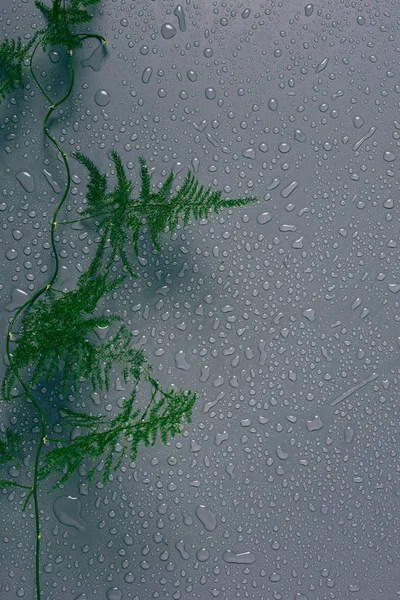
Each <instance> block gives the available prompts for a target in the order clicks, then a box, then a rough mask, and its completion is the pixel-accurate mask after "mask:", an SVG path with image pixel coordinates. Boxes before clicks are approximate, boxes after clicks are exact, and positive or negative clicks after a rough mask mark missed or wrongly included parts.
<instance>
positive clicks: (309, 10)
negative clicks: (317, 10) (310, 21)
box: [304, 3, 314, 17]
mask: <svg viewBox="0 0 400 600" xmlns="http://www.w3.org/2000/svg"><path fill="white" fill-rule="evenodd" d="M313 12H314V4H311V3H310V4H306V6H305V7H304V14H305V15H306V17H311V15H312V14H313Z"/></svg>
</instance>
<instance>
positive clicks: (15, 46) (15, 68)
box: [0, 31, 42, 99]
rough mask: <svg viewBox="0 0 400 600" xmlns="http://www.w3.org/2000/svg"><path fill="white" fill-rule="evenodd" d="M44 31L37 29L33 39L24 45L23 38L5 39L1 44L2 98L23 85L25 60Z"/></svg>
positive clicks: (0, 83)
mask: <svg viewBox="0 0 400 600" xmlns="http://www.w3.org/2000/svg"><path fill="white" fill-rule="evenodd" d="M41 33H42V31H37V32H36V33H35V34H34V35H33V37H32V38H31V40H30V41H29V42H28V43H27V44H25V45H23V44H22V42H21V38H17V39H16V40H15V39H11V40H8V39H7V40H4V41H2V42H1V44H0V98H3V99H4V98H6V96H8V94H10V93H11V92H13V91H14V90H15V89H16V88H18V87H23V85H24V82H23V66H24V60H25V59H26V58H27V57H28V55H29V52H30V50H31V48H32V46H33V44H34V43H35V42H36V39H37V37H38V36H39V35H40V34H41Z"/></svg>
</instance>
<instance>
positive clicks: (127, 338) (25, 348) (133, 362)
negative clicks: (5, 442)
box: [2, 273, 145, 400]
mask: <svg viewBox="0 0 400 600" xmlns="http://www.w3.org/2000/svg"><path fill="white" fill-rule="evenodd" d="M106 278H107V273H104V274H101V275H97V277H95V278H94V277H93V278H86V277H85V278H83V277H82V276H81V278H80V279H79V281H78V285H77V288H76V289H75V290H72V291H71V292H67V293H61V294H62V295H61V297H60V296H59V295H57V292H53V291H52V290H49V291H48V292H47V295H46V297H45V298H44V299H42V300H38V301H37V302H36V303H35V305H34V306H33V307H32V309H31V310H30V311H26V312H25V313H24V315H23V317H22V319H21V330H20V331H18V332H17V333H16V334H15V335H14V337H15V338H16V340H15V350H14V351H13V352H12V354H11V356H12V368H11V367H9V368H8V370H7V372H6V375H5V377H4V379H3V382H2V394H3V397H4V399H5V400H11V399H12V396H11V392H12V388H13V386H14V384H15V382H16V380H17V376H16V372H23V371H25V370H26V369H27V368H28V367H31V373H32V374H31V376H30V382H31V384H36V383H37V382H38V381H39V380H40V379H42V378H45V379H46V380H49V379H50V378H51V377H52V376H53V374H54V373H55V371H56V369H57V367H59V366H60V363H61V362H62V361H64V366H63V376H62V391H63V392H65V391H66V388H67V384H68V382H69V380H70V377H71V375H72V379H73V386H72V387H73V390H75V391H76V389H77V386H78V383H79V381H81V379H90V381H91V384H92V388H93V391H95V390H96V389H97V388H99V389H100V390H101V389H103V387H104V386H105V387H106V389H107V390H108V388H109V374H110V372H111V369H112V366H113V365H114V364H115V363H117V362H119V363H121V364H122V368H123V376H124V379H125V381H126V382H127V381H128V378H129V375H130V374H136V373H138V369H139V368H140V366H141V365H142V364H143V363H144V362H145V358H144V353H143V351H140V350H135V349H133V348H131V347H130V345H131V343H132V336H131V334H129V332H128V330H127V328H126V326H125V325H122V326H121V327H120V329H119V330H118V332H117V333H116V334H115V335H114V336H112V337H111V338H110V339H109V340H108V341H106V342H104V343H103V344H100V345H96V344H95V343H93V342H92V341H90V340H89V339H88V337H87V336H88V335H89V334H90V333H91V332H93V330H94V329H95V328H96V327H108V326H109V325H111V324H112V323H114V322H115V321H121V317H119V316H118V315H111V316H100V315H99V316H90V315H93V312H94V310H95V309H96V306H97V303H98V302H99V300H100V299H101V298H102V297H103V296H105V295H106V294H108V293H110V292H111V291H112V290H114V289H116V288H117V287H118V286H119V285H120V283H121V282H122V281H123V280H124V279H125V277H124V276H122V277H118V278H116V279H115V280H114V281H112V282H111V283H108V284H107V283H106Z"/></svg>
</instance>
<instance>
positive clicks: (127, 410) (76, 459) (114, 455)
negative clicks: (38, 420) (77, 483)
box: [38, 371, 197, 491]
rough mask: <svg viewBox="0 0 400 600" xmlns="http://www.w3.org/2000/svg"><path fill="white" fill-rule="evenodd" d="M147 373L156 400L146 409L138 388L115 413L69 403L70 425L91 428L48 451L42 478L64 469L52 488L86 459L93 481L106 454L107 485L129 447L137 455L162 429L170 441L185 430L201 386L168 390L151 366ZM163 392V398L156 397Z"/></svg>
mask: <svg viewBox="0 0 400 600" xmlns="http://www.w3.org/2000/svg"><path fill="white" fill-rule="evenodd" d="M146 379H147V381H149V382H150V383H151V385H152V388H153V390H152V394H151V399H150V402H149V404H148V406H147V407H146V409H145V410H144V411H143V413H142V414H141V411H140V409H137V408H136V404H135V400H136V390H134V391H133V392H132V393H131V395H130V396H129V397H128V398H127V399H125V401H124V403H123V407H122V411H121V413H120V414H119V415H117V416H116V417H114V418H112V419H108V418H106V417H105V416H101V415H100V416H93V415H88V414H86V413H79V412H75V411H72V410H69V409H63V413H64V415H65V416H66V418H65V419H64V423H63V424H64V425H69V426H71V427H79V428H81V429H84V428H87V429H89V430H90V431H89V432H88V433H86V434H84V435H81V436H79V437H77V438H75V439H73V440H71V441H67V442H64V443H66V445H64V446H62V447H58V448H55V449H53V450H50V452H47V453H46V454H45V455H44V460H43V465H42V466H41V467H40V469H39V472H38V475H39V478H40V479H41V480H43V479H46V478H47V477H49V476H50V475H52V474H53V473H54V472H57V471H63V472H64V474H63V476H62V477H61V478H60V479H59V480H58V482H57V483H56V485H55V486H54V487H53V488H52V490H50V491H53V490H54V489H56V488H57V487H59V486H60V485H63V484H64V483H65V482H66V481H67V479H68V478H69V477H70V475H72V473H74V472H75V471H76V470H77V469H78V467H79V466H80V465H81V464H82V463H83V462H84V461H89V463H91V464H92V466H91V468H90V469H89V470H88V471H87V475H86V479H87V481H88V482H90V481H92V479H93V476H94V474H95V471H96V468H97V466H98V464H99V462H100V460H101V459H102V458H103V457H104V470H103V477H102V482H103V484H104V485H107V483H108V481H109V478H110V475H111V473H112V472H115V471H117V470H118V469H119V467H120V465H121V463H122V460H123V458H124V456H125V454H126V453H127V450H128V447H130V450H129V458H130V460H131V461H134V460H135V459H136V456H137V453H138V448H139V446H140V444H142V443H143V444H144V445H145V446H149V445H150V444H151V445H153V446H154V444H155V442H156V439H157V436H158V433H159V434H160V437H161V440H162V442H163V443H164V444H166V443H167V440H168V437H174V436H175V435H176V434H177V433H179V432H180V430H181V425H182V421H183V420H184V421H186V422H187V423H191V416H192V410H193V406H194V403H195V401H196V398H197V394H196V393H195V392H190V391H184V390H178V391H174V390H171V391H169V392H166V391H163V390H162V389H161V388H160V386H159V383H158V382H157V381H156V380H155V379H153V378H152V377H151V376H150V375H149V372H148V371H147V375H146ZM157 394H158V395H159V396H160V399H159V400H158V401H157V402H155V398H156V396H157ZM152 405H153V406H152ZM151 406H152V408H151V409H150V407H151ZM146 417H147V418H146ZM121 442H122V443H123V445H122V446H121Z"/></svg>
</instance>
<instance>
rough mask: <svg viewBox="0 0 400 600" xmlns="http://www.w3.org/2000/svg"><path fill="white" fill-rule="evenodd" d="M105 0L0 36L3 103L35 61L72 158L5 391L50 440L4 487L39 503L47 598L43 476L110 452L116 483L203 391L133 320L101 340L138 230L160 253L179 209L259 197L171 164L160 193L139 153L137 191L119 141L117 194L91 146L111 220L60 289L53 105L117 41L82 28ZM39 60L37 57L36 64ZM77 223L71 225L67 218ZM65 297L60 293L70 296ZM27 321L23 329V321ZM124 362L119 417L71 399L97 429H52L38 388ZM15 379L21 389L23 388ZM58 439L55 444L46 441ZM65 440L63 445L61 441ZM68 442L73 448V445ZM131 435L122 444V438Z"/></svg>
mask: <svg viewBox="0 0 400 600" xmlns="http://www.w3.org/2000/svg"><path fill="white" fill-rule="evenodd" d="M98 2H99V0H51V4H50V5H47V4H45V3H44V2H43V1H42V0H36V1H35V5H36V7H37V8H38V9H39V10H40V11H41V12H42V14H43V16H44V17H45V21H46V25H45V26H44V27H43V28H42V29H40V30H38V31H37V32H36V33H35V34H34V35H33V36H32V38H31V39H30V40H29V41H28V42H27V43H26V44H23V42H22V41H21V39H20V38H17V39H14V40H13V39H11V40H9V39H5V40H3V41H2V42H1V43H0V100H1V99H4V98H6V97H7V95H8V94H10V93H11V92H13V91H14V90H15V89H17V88H18V87H23V85H24V80H23V71H24V63H25V62H28V63H29V69H30V73H31V76H32V78H33V80H34V82H35V83H36V85H37V86H38V88H39V90H40V92H41V93H42V95H43V97H44V98H45V99H46V101H47V102H48V103H49V108H48V110H47V113H46V116H45V118H44V121H43V132H44V135H45V136H46V137H47V138H48V139H49V140H50V142H51V143H52V145H53V146H54V148H55V149H56V150H57V152H60V153H61V158H62V161H63V164H64V167H65V172H66V184H65V190H64V193H63V195H62V198H61V199H60V201H59V203H58V205H57V207H56V209H55V211H54V214H53V216H52V220H51V228H50V242H51V248H52V251H53V253H54V255H55V266H54V272H53V274H52V276H51V277H50V280H49V283H48V284H47V285H44V286H43V287H42V288H40V289H39V290H37V291H36V292H35V293H34V294H33V295H32V296H31V297H30V298H29V299H28V300H27V301H26V302H25V303H24V304H23V305H22V306H20V307H19V308H18V309H17V310H16V311H15V313H14V315H13V317H12V318H11V320H10V324H9V327H8V332H7V338H6V354H7V359H8V362H9V365H8V367H7V370H6V374H5V377H4V378H3V381H2V383H1V392H2V395H3V398H2V400H5V401H7V402H11V401H14V400H16V399H17V398H23V397H25V398H26V399H28V400H29V401H30V402H31V404H32V406H33V407H34V409H35V410H36V413H37V415H38V421H39V428H40V433H39V435H40V437H39V439H38V443H37V445H36V449H35V455H34V467H33V477H32V485H23V484H20V483H18V482H17V481H14V480H13V479H0V489H1V488H7V487H12V488H15V487H18V488H21V489H22V490H27V493H26V496H25V500H24V504H23V510H25V509H26V508H27V506H28V505H29V502H30V500H31V499H32V500H33V507H34V523H35V532H36V544H35V585H36V598H37V600H41V580H40V574H41V568H40V555H41V522H40V508H39V487H40V483H41V482H42V481H43V480H45V479H47V478H48V477H50V476H51V475H52V474H55V473H56V472H60V471H62V472H63V475H62V476H61V478H60V479H59V480H58V481H57V483H56V485H55V486H54V488H53V489H55V488H57V487H59V486H60V485H63V484H64V483H65V482H66V481H67V480H68V478H69V477H70V476H71V475H72V473H74V472H75V471H76V470H77V469H78V468H79V466H80V465H81V464H83V463H84V462H85V461H86V460H87V461H88V462H89V463H90V469H89V471H88V473H87V479H88V481H90V480H92V478H93V477H94V474H95V471H96V469H97V468H98V466H99V462H100V461H101V460H104V466H103V483H104V484H105V485H106V484H107V482H108V480H109V479H110V475H111V473H112V472H115V471H116V470H117V469H118V468H119V467H120V465H121V464H122V460H123V459H124V457H125V455H126V454H128V450H129V457H130V460H132V461H133V460H135V459H136V456H137V453H138V451H139V447H140V445H141V444H143V445H145V446H148V445H154V444H155V442H156V440H157V438H158V437H159V438H160V439H161V441H162V443H163V444H167V442H168V439H169V437H173V436H175V435H176V434H177V433H179V432H180V430H181V427H182V424H183V422H186V423H190V422H191V418H192V411H193V407H194V404H195V401H196V398H197V394H196V393H195V392H192V391H185V390H177V391H176V390H174V389H172V390H169V391H165V390H163V389H162V388H161V386H160V384H159V382H158V381H157V380H156V379H154V378H153V377H152V376H151V374H150V372H151V366H150V365H148V364H147V359H146V356H145V353H144V352H143V351H142V350H139V349H136V348H134V347H133V343H132V342H133V338H132V334H131V333H130V332H129V330H128V328H127V327H126V325H125V324H124V323H122V324H120V326H119V329H118V330H117V332H116V333H114V334H113V335H110V337H109V338H108V339H107V340H106V341H104V342H102V343H95V342H94V341H92V339H91V336H92V338H93V332H94V331H95V330H96V328H98V327H108V326H110V327H111V326H112V325H113V324H114V323H116V322H118V321H122V319H121V317H119V316H118V315H101V314H98V312H97V311H98V307H99V303H100V301H101V299H103V298H105V297H106V296H107V295H108V294H110V293H111V292H112V291H114V290H116V289H117V287H119V286H120V285H121V284H122V282H123V281H124V280H125V279H126V277H127V276H128V275H131V276H132V277H136V274H135V273H134V272H133V268H132V266H131V262H130V260H129V257H128V254H129V241H130V239H132V245H133V250H134V252H135V254H136V255H138V252H139V247H138V244H139V235H140V231H141V228H142V226H143V224H144V222H146V223H147V226H148V230H149V233H150V236H151V239H152V242H153V244H154V246H155V248H156V249H157V250H160V241H159V237H160V235H161V233H163V232H164V231H165V229H166V228H167V227H168V228H169V230H170V231H174V230H175V229H176V227H177V225H178V221H179V218H180V217H182V218H183V222H184V224H187V223H188V221H189V219H190V218H191V217H193V218H194V219H200V218H204V217H207V216H208V214H209V212H210V211H211V210H213V211H215V212H216V213H218V211H219V210H220V209H223V208H233V207H236V206H244V205H246V204H248V203H249V202H252V201H254V200H256V198H253V197H250V198H239V199H233V200H229V199H223V198H222V193H221V192H220V191H211V189H210V188H205V187H204V186H203V185H200V184H199V182H198V181H197V179H196V178H195V177H194V175H193V174H192V173H190V172H188V174H187V176H186V178H185V180H184V182H183V184H182V186H181V188H180V189H179V191H177V192H175V193H172V192H171V186H172V183H173V179H174V176H173V173H172V172H171V173H170V174H169V175H168V177H167V178H166V180H165V182H164V183H163V184H162V185H161V187H160V189H159V190H158V191H152V186H151V176H150V171H149V169H148V167H147V165H146V162H145V160H144V158H142V157H141V158H139V162H140V177H141V188H140V191H139V193H138V195H137V196H136V197H135V196H134V195H133V192H134V185H133V182H132V181H131V180H130V179H128V177H127V175H126V172H125V169H124V166H123V161H122V158H121V157H120V155H119V154H118V153H117V152H116V151H115V150H114V151H113V152H112V154H111V158H112V161H113V163H114V167H115V173H116V179H117V183H116V186H115V188H114V189H113V190H112V191H107V177H106V175H104V174H102V173H101V172H100V170H99V169H98V168H97V166H96V165H95V164H94V163H93V161H91V160H90V159H89V158H88V157H86V156H85V155H83V154H81V153H76V154H75V156H76V158H77V160H78V161H79V162H81V163H82V164H83V165H84V166H85V167H86V168H87V170H88V172H89V183H88V193H87V200H88V204H87V207H86V209H85V211H84V212H83V213H81V217H82V218H81V219H78V220H83V219H89V218H90V219H92V218H97V217H100V220H99V221H95V224H96V227H97V228H98V231H99V234H100V242H99V244H98V247H97V250H96V253H95V256H94V257H93V259H92V261H91V263H90V265H89V267H88V269H87V271H86V272H85V273H83V274H82V275H81V276H80V277H79V279H78V282H77V285H76V288H75V289H73V290H71V291H69V292H59V291H57V290H56V289H55V288H54V287H53V284H55V282H56V280H57V275H58V272H59V255H58V253H57V248H56V236H55V229H56V227H57V225H58V223H61V221H58V214H59V212H60V211H61V210H62V208H63V206H64V203H65V201H66V199H67V197H68V194H69V190H70V185H71V172H70V167H69V160H68V157H67V154H66V153H65V152H64V151H63V149H62V147H61V146H60V145H59V143H58V142H57V140H56V139H55V138H54V137H53V136H52V135H51V133H50V131H49V128H48V124H49V122H50V117H51V115H52V113H53V111H54V110H56V109H57V108H58V107H59V106H61V105H62V104H63V103H64V102H66V101H67V99H68V98H69V96H70V95H71V93H72V90H73V87H74V81H75V63H74V56H73V53H74V50H75V49H76V48H80V47H81V46H82V41H83V39H84V38H85V37H92V38H96V39H98V40H99V41H100V42H101V43H104V44H105V43H106V40H105V39H104V38H103V37H102V36H101V35H98V34H95V33H88V32H82V31H79V30H78V29H77V28H78V27H79V25H84V24H87V23H88V22H89V21H90V20H91V18H92V16H93V15H92V14H91V13H90V12H89V10H88V8H89V7H92V6H93V5H95V4H97V3H98ZM51 45H57V46H61V47H64V48H65V50H66V51H67V52H68V55H69V65H70V73H71V80H70V85H69V87H68V90H67V91H66V92H65V94H64V96H63V97H62V98H61V99H59V100H54V99H52V98H51V97H50V95H49V94H48V93H47V91H46V90H45V89H44V87H43V86H42V84H41V82H40V80H39V78H38V77H36V74H35V71H34V68H33V59H34V57H35V53H36V51H37V49H38V48H39V47H42V49H43V50H46V48H47V47H48V46H51ZM28 59H29V61H28ZM66 223H67V222H66ZM117 256H118V257H119V258H120V259H121V261H122V265H123V267H124V268H125V269H126V271H127V273H128V275H126V274H124V275H121V276H114V275H111V274H112V273H113V272H114V270H115V262H116V261H115V259H116V257H117ZM60 294H61V295H60ZM18 322H19V325H20V326H19V327H18V326H17V324H18ZM116 365H119V366H120V368H121V369H122V374H123V378H124V381H125V383H133V386H134V387H133V391H132V392H131V394H130V395H129V396H128V398H127V399H125V400H124V403H123V407H122V410H121V412H120V413H119V414H117V415H116V416H115V417H112V418H109V417H107V416H104V415H92V414H87V413H81V412H77V411H74V410H73V409H70V408H63V409H62V412H63V414H64V425H65V426H70V427H79V428H80V429H86V430H87V433H85V434H83V435H79V436H78V437H75V438H73V439H71V440H68V441H67V442H65V441H63V442H62V441H61V440H55V439H53V438H50V437H48V436H47V430H48V427H49V425H48V422H47V419H46V415H45V413H44V410H43V408H42V406H41V403H40V398H37V395H36V393H35V390H36V387H35V385H37V384H38V383H39V382H40V381H42V380H44V381H49V380H50V379H54V377H55V375H56V372H57V371H59V372H60V373H61V383H62V391H63V392H64V393H65V392H67V390H68V386H70V389H71V390H72V391H73V392H74V391H76V390H77V387H78V384H79V383H80V382H81V381H82V380H89V382H90V385H91V387H92V389H93V390H94V391H95V390H102V389H104V388H105V389H107V390H108V389H109V386H110V376H111V373H112V371H113V369H114V367H115V366H116ZM141 381H142V382H145V383H146V382H147V384H150V387H151V394H150V400H149V402H148V404H147V406H146V408H145V409H144V410H141V409H140V408H138V407H137V405H136V394H137V386H138V384H139V383H140V382H141ZM15 387H20V388H21V391H20V393H18V394H14V393H13V392H14V391H15ZM21 442H22V436H21V434H20V433H19V432H17V431H15V430H14V429H11V428H7V429H6V430H5V436H2V438H1V439H0V464H5V463H7V462H9V461H16V464H17V465H18V466H19V465H20V456H21ZM56 442H59V444H58V445H57V447H56V448H53V449H51V450H49V451H47V452H44V450H45V449H47V443H56ZM60 444H61V445H60ZM63 444H66V445H63ZM121 444H122V446H121Z"/></svg>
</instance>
